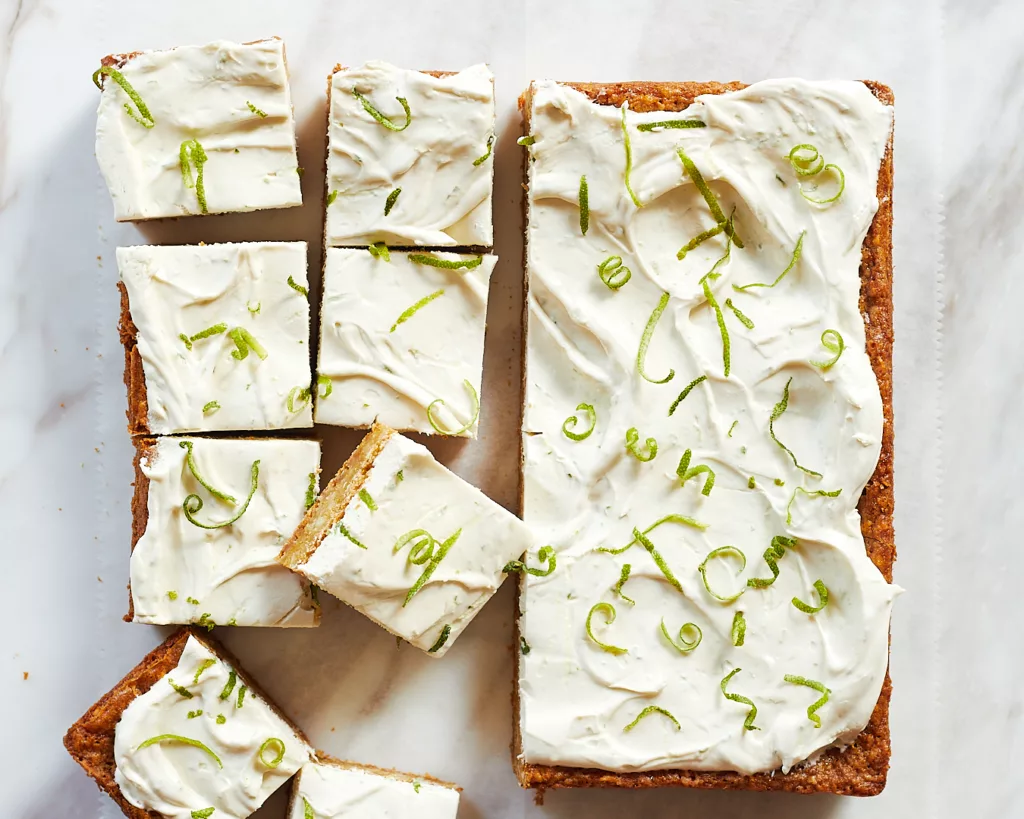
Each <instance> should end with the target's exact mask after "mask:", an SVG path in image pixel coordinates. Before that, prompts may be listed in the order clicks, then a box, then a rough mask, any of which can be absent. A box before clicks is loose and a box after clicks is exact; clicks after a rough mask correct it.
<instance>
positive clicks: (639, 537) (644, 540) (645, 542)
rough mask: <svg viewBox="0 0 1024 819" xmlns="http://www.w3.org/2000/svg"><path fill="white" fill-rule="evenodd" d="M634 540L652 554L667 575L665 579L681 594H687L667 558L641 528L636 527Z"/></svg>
mask: <svg viewBox="0 0 1024 819" xmlns="http://www.w3.org/2000/svg"><path fill="white" fill-rule="evenodd" d="M633 540H634V541H636V542H637V543H639V544H640V545H641V546H643V547H644V548H645V549H646V550H647V553H648V554H649V555H650V556H651V559H652V560H653V561H654V563H655V565H656V566H657V567H658V568H659V569H660V570H661V573H662V574H663V575H665V579H666V580H667V581H668V582H669V583H670V584H671V585H672V587H673V588H674V589H675V590H676V591H677V592H679V593H680V594H685V592H684V591H683V584H682V583H680V582H679V579H678V578H677V577H676V576H675V575H674V574H672V570H671V569H670V568H669V567H668V563H666V562H665V558H663V557H662V556H661V553H660V552H659V551H658V550H657V549H656V548H655V547H654V544H653V543H652V542H651V541H650V539H649V538H648V537H647V535H645V534H644V533H643V532H641V531H640V530H639V529H634V530H633Z"/></svg>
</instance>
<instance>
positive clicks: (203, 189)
mask: <svg viewBox="0 0 1024 819" xmlns="http://www.w3.org/2000/svg"><path fill="white" fill-rule="evenodd" d="M93 80H94V82H96V84H97V85H98V86H100V88H101V90H102V93H101V95H100V104H99V111H98V113H97V117H96V158H97V160H98V161H99V166H100V170H101V171H102V172H103V177H104V179H105V180H106V182H107V188H108V189H109V191H110V195H111V198H112V199H113V201H114V215H115V217H116V218H117V220H118V221H119V222H125V221H139V220H145V219H159V218H163V217H173V216H185V215H189V214H207V213H236V212H243V211H253V210H262V209H265V208H290V207H295V206H298V205H301V204H302V192H301V190H300V187H299V181H300V177H299V163H298V156H297V152H296V142H295V117H294V114H293V112H292V98H291V91H290V89H289V86H288V68H287V65H286V62H285V53H284V43H283V42H282V41H281V40H280V39H278V38H276V37H275V38H271V39H267V40H259V41H257V42H253V43H232V42H227V41H224V40H219V41H217V42H213V43H207V44H206V45H200V46H181V47H178V48H171V49H167V50H162V51H142V52H138V51H137V52H133V53H130V54H113V55H110V56H108V57H104V58H103V60H102V61H101V67H100V69H99V70H98V71H97V72H96V74H95V75H94V77H93Z"/></svg>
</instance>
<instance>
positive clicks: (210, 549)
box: [131, 437, 320, 626]
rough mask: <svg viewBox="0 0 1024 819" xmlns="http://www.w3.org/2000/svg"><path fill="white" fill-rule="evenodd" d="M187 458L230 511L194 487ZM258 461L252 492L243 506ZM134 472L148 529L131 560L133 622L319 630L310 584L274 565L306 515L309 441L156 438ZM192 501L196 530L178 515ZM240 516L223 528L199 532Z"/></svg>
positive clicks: (313, 460) (313, 467) (315, 449)
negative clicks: (145, 484)
mask: <svg viewBox="0 0 1024 819" xmlns="http://www.w3.org/2000/svg"><path fill="white" fill-rule="evenodd" d="M186 445H187V446H186ZM190 452H191V455H192V459H193V463H194V465H195V467H196V471H197V472H198V474H199V475H200V476H201V477H202V479H203V481H205V482H206V484H208V485H209V486H211V487H213V488H214V489H216V490H217V491H218V492H220V493H223V494H225V495H229V496H230V497H232V498H234V502H233V503H232V502H228V501H225V500H222V499H221V498H218V497H217V496H216V495H214V494H212V493H211V492H210V491H209V489H208V488H207V487H204V486H203V485H202V484H201V483H200V481H199V480H198V479H197V478H196V476H195V474H193V471H192V469H190V467H189V465H188V462H187V458H188V455H189V453H190ZM256 461H259V467H258V475H257V482H256V491H255V492H253V493H252V497H251V499H250V500H249V502H248V505H247V506H246V505H245V503H246V498H248V497H249V494H250V491H251V489H252V471H253V469H252V466H253V463H254V462H256ZM140 466H141V469H142V473H143V475H145V476H146V478H147V479H148V481H149V489H148V492H149V497H148V501H147V507H146V509H147V513H148V520H147V522H146V530H145V532H144V533H143V535H142V537H141V538H140V539H139V542H138V543H137V544H136V545H135V549H134V550H133V551H132V557H131V592H132V601H133V606H134V620H135V622H137V623H151V624H156V625H167V624H170V623H199V624H201V625H206V626H213V625H237V626H315V625H317V623H318V621H319V609H318V608H317V607H316V606H315V605H314V602H313V600H312V598H311V596H310V589H309V584H308V583H306V582H305V581H304V580H303V579H302V578H301V577H300V576H299V575H297V574H294V573H293V572H290V571H288V569H286V568H285V567H284V566H281V565H280V564H278V563H277V562H276V560H275V558H276V557H277V554H278V552H279V551H280V550H281V546H282V544H283V543H284V541H285V540H287V539H288V537H290V536H291V534H292V532H293V531H294V530H295V527H296V526H298V525H299V522H300V521H301V520H302V516H303V515H304V514H305V511H306V501H307V493H309V491H310V482H311V481H312V485H313V493H312V496H315V493H316V492H315V490H316V482H317V474H318V473H319V470H320V445H319V444H318V443H317V442H316V441H302V440H297V439H293V440H271V439H266V438H264V439H260V440H238V439H227V438H196V437H192V438H159V439H157V440H156V441H155V442H154V443H153V445H152V448H151V449H150V450H148V452H147V453H146V454H145V455H143V457H142V459H141V463H140ZM192 495H195V496H197V497H198V498H199V499H200V500H201V501H202V507H201V508H200V509H199V510H198V511H196V512H195V513H194V514H193V515H192V517H193V518H194V519H195V520H196V521H198V523H200V524H204V526H200V525H197V524H195V523H192V522H191V521H190V520H189V519H188V516H187V515H186V514H185V509H184V504H185V503H186V498H188V497H189V496H192ZM192 505H196V504H195V502H194V501H193V502H192ZM242 508H244V509H245V511H244V513H243V514H242V516H241V517H239V518H238V520H236V521H235V522H234V523H232V524H230V525H229V526H222V527H220V528H204V527H205V526H206V525H210V524H216V523H221V522H223V521H227V520H230V519H231V518H233V517H234V516H235V515H236V514H238V512H239V511H240V510H241V509H242Z"/></svg>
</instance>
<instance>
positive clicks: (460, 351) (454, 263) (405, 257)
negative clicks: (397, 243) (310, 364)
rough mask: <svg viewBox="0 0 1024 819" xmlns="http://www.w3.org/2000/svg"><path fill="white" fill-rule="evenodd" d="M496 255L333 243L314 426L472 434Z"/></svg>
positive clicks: (322, 316) (328, 259)
mask: <svg viewBox="0 0 1024 819" xmlns="http://www.w3.org/2000/svg"><path fill="white" fill-rule="evenodd" d="M496 261H497V259H496V257H494V256H491V255H483V256H476V255H465V254H455V253H405V252H399V251H391V252H389V253H385V254H384V255H373V254H371V253H369V252H367V251H366V250H356V249H353V250H342V249H338V248H328V249H327V255H326V262H325V264H324V291H323V301H322V302H321V306H320V352H319V356H320V360H319V363H318V366H317V373H318V376H317V378H318V381H319V382H320V384H321V387H320V392H319V395H318V396H317V401H316V410H315V418H316V421H317V423H321V424H337V425H339V426H346V427H358V428H367V427H369V426H370V425H371V424H372V423H373V422H374V421H375V420H376V421H380V422H381V423H383V424H386V425H387V426H390V427H393V428H395V429H399V430H403V431H416V432H425V433H427V434H428V435H429V434H434V433H437V434H444V435H460V436H463V437H476V432H477V426H478V422H479V412H480V401H479V396H480V386H481V381H482V373H483V357H484V335H485V330H486V326H487V291H488V283H489V281H490V276H491V273H492V271H493V270H494V265H495V263H496Z"/></svg>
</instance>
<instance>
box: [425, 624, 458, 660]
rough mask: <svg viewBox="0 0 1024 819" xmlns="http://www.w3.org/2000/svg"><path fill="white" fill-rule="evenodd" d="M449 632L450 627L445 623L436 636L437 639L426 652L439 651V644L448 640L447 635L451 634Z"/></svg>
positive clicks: (450, 631) (450, 630)
mask: <svg viewBox="0 0 1024 819" xmlns="http://www.w3.org/2000/svg"><path fill="white" fill-rule="evenodd" d="M451 633H452V627H451V626H449V625H445V627H444V628H443V629H441V636H440V637H438V638H437V641H436V642H435V643H434V644H433V645H432V646H431V647H430V648H428V649H427V654H434V653H436V652H437V651H440V649H441V646H443V645H444V644H445V643H447V642H448V637H449V635H451Z"/></svg>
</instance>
